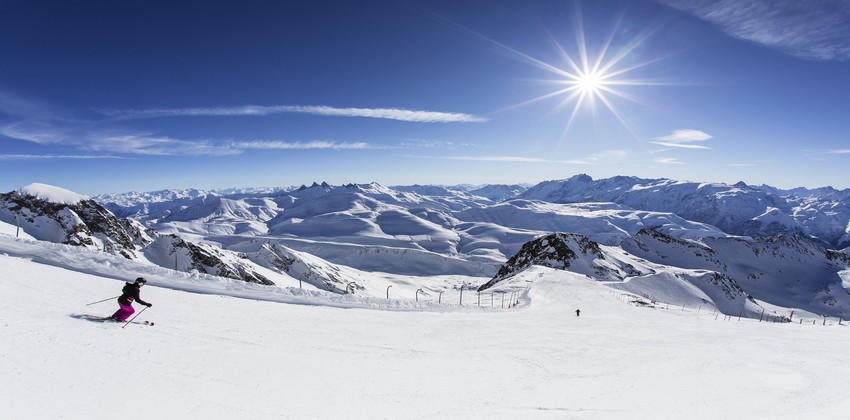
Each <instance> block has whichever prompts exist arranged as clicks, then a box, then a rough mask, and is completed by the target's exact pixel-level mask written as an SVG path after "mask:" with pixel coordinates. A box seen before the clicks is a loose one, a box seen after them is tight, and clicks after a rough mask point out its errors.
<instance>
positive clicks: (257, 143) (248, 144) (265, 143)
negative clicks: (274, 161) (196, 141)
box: [231, 140, 382, 150]
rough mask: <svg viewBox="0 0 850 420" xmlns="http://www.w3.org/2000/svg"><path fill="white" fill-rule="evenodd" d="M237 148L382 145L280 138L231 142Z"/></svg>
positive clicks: (283, 148) (304, 148)
mask: <svg viewBox="0 0 850 420" xmlns="http://www.w3.org/2000/svg"><path fill="white" fill-rule="evenodd" d="M231 146H232V147H233V148H235V149H271V150H308V149H338V150H342V149H357V150H364V149H381V148H382V147H378V146H374V145H371V144H369V143H363V142H355V143H347V142H336V141H323V140H316V141H309V142H300V141H296V142H286V141H279V140H252V141H242V142H235V143H231Z"/></svg>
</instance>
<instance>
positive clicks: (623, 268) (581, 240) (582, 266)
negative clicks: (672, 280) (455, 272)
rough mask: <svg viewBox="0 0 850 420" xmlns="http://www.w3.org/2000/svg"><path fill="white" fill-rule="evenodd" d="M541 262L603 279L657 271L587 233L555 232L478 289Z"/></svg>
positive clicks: (524, 248)
mask: <svg viewBox="0 0 850 420" xmlns="http://www.w3.org/2000/svg"><path fill="white" fill-rule="evenodd" d="M532 265H540V266H544V267H549V268H555V269H560V270H569V271H572V272H576V273H580V274H585V275H587V276H588V277H593V278H595V279H599V280H623V279H624V278H626V277H629V276H635V275H643V274H650V273H653V270H651V269H649V268H648V267H637V266H636V265H634V264H631V263H630V262H628V261H625V260H622V259H620V258H618V257H617V256H615V255H613V253H611V252H608V251H607V250H603V248H602V246H601V245H599V244H598V243H596V242H593V241H591V240H590V239H588V238H587V237H585V236H583V235H579V234H576V233H553V234H550V235H545V236H541V237H538V238H535V239H534V240H532V241H530V242H527V243H526V244H525V245H523V246H522V248H521V249H520V251H519V252H518V253H517V254H516V255H514V256H513V257H511V258H510V259H509V260H508V261H507V262H506V263H505V264H503V265H502V266H501V267H500V268H499V271H498V273H496V276H495V277H493V279H492V280H490V281H489V282H487V283H485V284H484V285H482V286H481V287H479V288H478V290H479V291H481V290H485V289H488V288H490V287H492V286H493V285H495V284H496V283H498V282H500V281H502V280H504V279H505V278H507V277H510V276H513V275H514V274H516V273H518V272H520V271H522V270H525V269H526V268H528V267H530V266H532Z"/></svg>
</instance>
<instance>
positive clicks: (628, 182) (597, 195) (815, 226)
mask: <svg viewBox="0 0 850 420" xmlns="http://www.w3.org/2000/svg"><path fill="white" fill-rule="evenodd" d="M848 197H850V191H843V192H839V191H836V190H832V189H820V190H813V191H809V190H805V189H796V190H791V191H783V190H779V189H776V188H771V187H750V186H748V185H746V184H744V183H742V182H739V183H737V184H735V185H726V184H707V183H695V182H683V181H673V180H669V179H641V178H636V177H623V176H620V177H613V178H608V179H601V180H593V179H592V178H591V177H589V176H587V175H577V176H574V177H572V178H569V179H566V180H559V181H546V182H541V183H540V184H537V185H535V186H534V187H532V188H530V189H529V190H528V191H526V192H525V193H523V194H521V195H520V196H519V198H525V199H535V200H543V201H549V202H553V203H582V202H612V203H617V204H620V205H623V206H626V207H629V208H632V209H640V210H649V211H660V212H670V213H675V214H677V215H679V216H681V217H683V218H685V219H688V220H693V221H697V222H702V223H707V224H710V225H713V226H716V227H718V228H720V229H722V230H723V231H725V232H727V233H730V234H734V235H748V236H769V235H775V234H803V235H809V236H812V237H816V238H819V239H821V240H823V241H824V242H825V243H828V244H830V245H832V246H835V247H838V248H842V247H845V246H847V245H848V244H850V241H848V239H850V238H848V234H847V233H848V232H847V229H848V222H850V201H848Z"/></svg>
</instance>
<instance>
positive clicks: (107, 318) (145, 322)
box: [71, 314, 154, 326]
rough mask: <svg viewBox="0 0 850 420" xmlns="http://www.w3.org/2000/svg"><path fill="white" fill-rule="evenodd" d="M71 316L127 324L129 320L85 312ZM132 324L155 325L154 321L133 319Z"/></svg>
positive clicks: (93, 320) (92, 320)
mask: <svg viewBox="0 0 850 420" xmlns="http://www.w3.org/2000/svg"><path fill="white" fill-rule="evenodd" d="M71 318H77V319H84V320H86V321H91V322H102V323H115V324H126V323H127V321H116V320H114V319H112V318H111V317H108V316H96V315H84V314H75V315H71ZM130 323H131V324H137V325H148V326H153V325H154V323H153V322H150V321H132V322H130Z"/></svg>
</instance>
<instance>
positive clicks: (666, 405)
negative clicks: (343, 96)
mask: <svg viewBox="0 0 850 420" xmlns="http://www.w3.org/2000/svg"><path fill="white" fill-rule="evenodd" d="M0 267H2V272H3V279H2V281H0V296H3V303H2V305H0V320H2V321H0V336H1V337H2V339H0V372H3V375H2V379H0V395H2V396H3V404H0V418H4V419H25V418H26V419H36V418H38V419H42V418H43V419H47V418H70V419H92V420H97V419H112V418H116V417H120V418H125V419H151V418H206V419H224V418H250V419H280V418H287V419H332V418H346V419H390V418H391V419H399V418H403V419H431V418H450V419H475V418H481V419H485V418H486V419H517V418H521V419H624V418H625V419H650V418H651V419H658V418H690V419H717V418H736V419H738V418H770V419H795V420H796V419H826V418H843V417H844V416H845V415H846V413H847V410H848V409H850V400H848V399H847V398H846V397H845V396H844V395H843V393H842V392H841V390H842V389H844V386H845V385H846V378H847V377H848V375H850V365H848V364H847V363H846V354H845V353H846V352H844V351H841V350H840V349H846V348H850V347H848V346H850V336H848V334H847V331H846V330H845V329H846V327H838V326H835V325H827V326H821V325H820V322H819V323H818V325H811V324H809V323H808V322H807V323H805V324H767V323H759V322H756V321H753V320H746V319H745V320H742V321H735V320H729V321H724V320H722V319H719V320H715V315H714V314H711V313H707V312H705V311H703V312H701V313H696V312H693V311H678V310H660V309H648V308H639V307H635V306H631V305H629V304H627V303H624V302H623V301H622V300H621V299H619V298H618V297H617V296H613V295H612V291H611V289H608V288H606V287H605V286H603V285H601V284H600V283H598V282H595V281H590V280H587V279H583V278H580V277H579V276H576V275H573V274H570V273H567V272H563V271H553V270H550V269H544V268H532V269H530V270H528V271H525V272H523V273H522V274H520V275H519V276H517V277H515V278H513V279H512V280H510V281H509V282H507V283H506V284H504V287H506V288H509V289H507V290H510V291H512V292H513V291H521V292H522V293H521V298H520V300H521V301H522V302H523V303H522V305H521V306H520V307H519V308H514V309H498V310H491V311H482V310H476V308H475V307H468V306H467V307H466V308H460V307H459V306H458V305H456V304H454V303H451V304H448V303H444V304H442V305H437V304H432V305H431V306H429V308H430V309H431V311H420V310H408V311H403V312H398V311H384V310H380V309H381V306H377V305H376V306H374V307H375V308H377V309H342V308H339V307H332V306H329V305H324V304H322V303H320V302H321V299H322V297H321V296H318V295H317V296H316V300H315V301H314V302H315V303H314V304H312V305H292V304H281V303H275V302H270V301H255V300H251V299H234V298H230V297H228V296H222V295H218V294H213V293H222V294H227V293H228V292H229V291H227V290H220V289H205V285H204V284H202V283H199V284H197V285H196V288H197V290H196V291H199V292H202V293H201V294H198V293H187V292H184V291H180V290H174V289H169V288H163V287H159V285H169V284H171V283H172V282H175V281H178V280H179V281H183V280H180V279H172V278H169V277H167V276H166V277H161V278H159V279H157V281H156V282H154V284H152V285H149V286H146V287H145V288H143V290H142V296H143V298H144V299H146V300H148V301H150V302H152V303H153V304H154V305H153V307H152V308H150V309H148V310H146V311H145V312H144V313H141V315H140V316H139V319H146V320H151V321H154V322H156V325H155V326H152V327H148V326H140V325H134V324H131V325H129V326H128V327H127V328H123V329H122V328H121V326H120V325H119V324H112V323H109V324H104V323H97V322H92V321H89V320H86V319H82V316H83V315H86V314H91V315H109V314H110V313H111V312H112V311H114V310H115V309H116V308H115V306H116V305H115V304H114V302H112V301H110V302H106V303H102V304H97V305H93V306H88V307H87V306H86V303H88V302H92V301H96V300H99V299H102V298H106V297H108V296H112V295H115V294H116V292H117V291H118V290H120V287H121V286H122V284H123V283H122V282H120V281H117V280H114V279H109V278H104V277H100V276H95V275H90V274H82V273H79V272H71V271H67V270H63V269H61V268H57V267H53V266H48V265H42V264H37V263H34V262H32V261H29V260H27V259H22V258H14V257H9V256H3V255H0ZM250 287H257V288H259V287H263V286H256V285H252V286H250ZM337 297H339V296H337ZM346 298H351V299H352V300H351V303H352V305H351V306H352V307H357V306H359V304H358V302H360V301H359V300H357V299H360V298H356V297H346V296H343V297H342V299H346ZM383 301H384V302H387V303H388V305H387V306H386V308H392V307H393V303H392V302H394V301H386V300H383ZM374 302H378V300H374ZM439 308H443V310H439ZM576 308H580V309H581V310H582V316H581V317H576V316H575V315H574V314H573V313H572V312H573V311H574V310H575V309H576ZM411 309H416V306H412V307H411Z"/></svg>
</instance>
